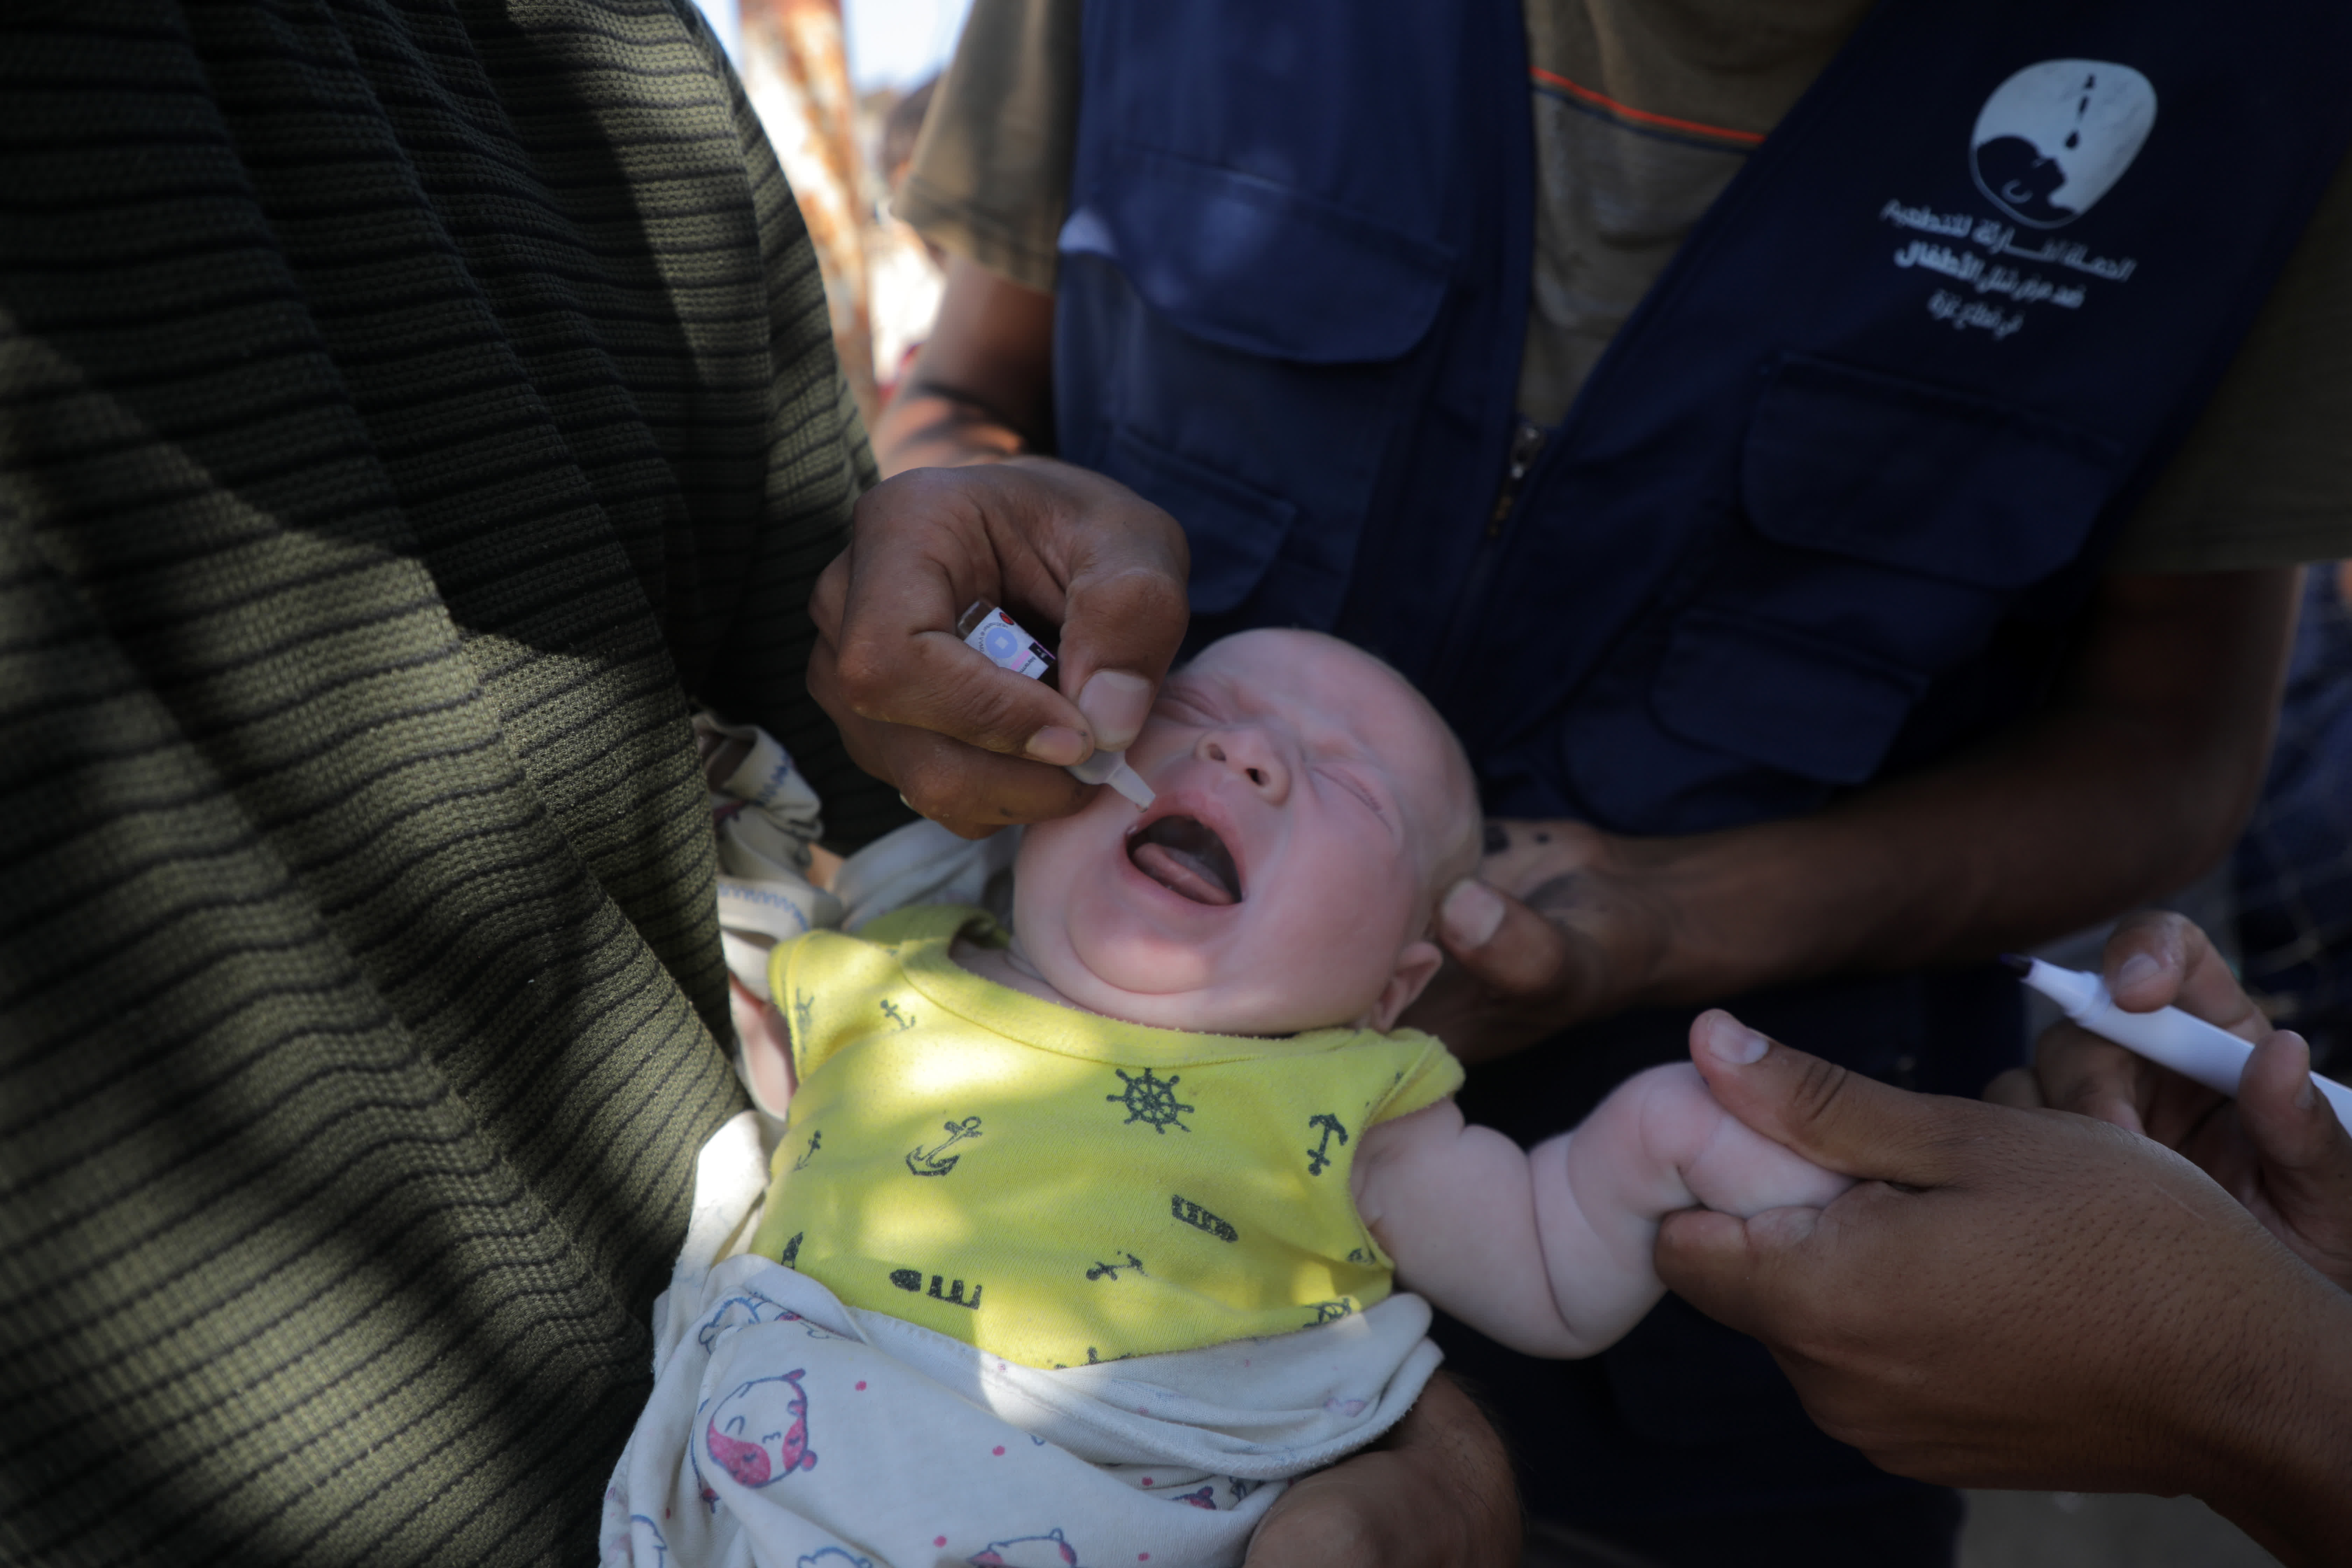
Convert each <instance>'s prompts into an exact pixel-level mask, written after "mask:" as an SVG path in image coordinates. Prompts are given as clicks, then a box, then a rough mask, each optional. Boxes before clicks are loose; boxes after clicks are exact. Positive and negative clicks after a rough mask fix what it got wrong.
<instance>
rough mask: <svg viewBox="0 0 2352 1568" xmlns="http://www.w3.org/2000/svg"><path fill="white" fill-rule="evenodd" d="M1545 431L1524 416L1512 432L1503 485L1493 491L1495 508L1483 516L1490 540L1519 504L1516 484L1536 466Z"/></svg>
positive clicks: (1494, 537)
mask: <svg viewBox="0 0 2352 1568" xmlns="http://www.w3.org/2000/svg"><path fill="white" fill-rule="evenodd" d="M1543 445H1544V433H1543V430H1542V428H1541V427H1540V426H1535V425H1530V424H1528V423H1527V422H1526V421H1525V420H1521V421H1520V422H1519V427H1518V428H1517V429H1516V430H1514V431H1512V432H1511V458H1510V464H1509V466H1508V467H1507V468H1505V469H1504V471H1503V488H1502V489H1499V490H1497V491H1496V493H1495V510H1493V511H1492V512H1490V513H1488V514H1487V517H1486V537H1487V539H1488V540H1489V541H1492V540H1496V539H1500V538H1502V537H1503V524H1504V523H1505V522H1507V521H1509V520H1510V516H1511V508H1512V507H1514V506H1516V505H1517V504H1518V500H1519V485H1520V484H1521V482H1522V481H1524V480H1525V479H1527V477H1528V469H1529V468H1534V467H1535V466H1536V458H1537V456H1538V454H1539V453H1541V452H1542V451H1543Z"/></svg>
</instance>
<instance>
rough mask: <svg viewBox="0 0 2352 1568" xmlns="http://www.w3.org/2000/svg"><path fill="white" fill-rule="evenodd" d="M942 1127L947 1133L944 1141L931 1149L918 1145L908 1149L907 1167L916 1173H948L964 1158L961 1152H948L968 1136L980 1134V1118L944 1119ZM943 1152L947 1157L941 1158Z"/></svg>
mask: <svg viewBox="0 0 2352 1568" xmlns="http://www.w3.org/2000/svg"><path fill="white" fill-rule="evenodd" d="M940 1130H941V1131H945V1132H946V1133H947V1139H946V1141H945V1142H940V1143H936V1144H934V1145H932V1146H931V1147H930V1148H929V1149H925V1148H923V1147H921V1146H920V1145H918V1146H916V1147H915V1148H912V1149H909V1150H908V1151H907V1169H908V1170H909V1171H912V1172H913V1173H915V1174H916V1175H919V1176H944V1175H946V1174H947V1173H949V1172H950V1171H952V1170H954V1169H955V1168H956V1162H957V1161H958V1160H961V1159H962V1158H963V1156H962V1155H961V1154H948V1151H949V1150H950V1149H952V1148H954V1147H955V1146H956V1145H957V1144H959V1143H961V1142H963V1141H964V1140H965V1139H967V1138H977V1137H979V1136H980V1118H979V1117H977V1116H967V1117H965V1118H964V1119H963V1120H962V1121H942V1122H940ZM942 1154H947V1158H946V1159H944V1160H942V1159H940V1155H942Z"/></svg>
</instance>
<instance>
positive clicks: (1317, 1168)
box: [1307, 1111, 1348, 1176]
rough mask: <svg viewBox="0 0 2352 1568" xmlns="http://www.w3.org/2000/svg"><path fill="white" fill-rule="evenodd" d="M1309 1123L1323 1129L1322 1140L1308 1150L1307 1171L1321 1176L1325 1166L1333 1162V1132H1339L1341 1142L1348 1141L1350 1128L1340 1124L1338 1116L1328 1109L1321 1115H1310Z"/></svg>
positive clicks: (1309, 1173)
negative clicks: (1330, 1152) (1331, 1148)
mask: <svg viewBox="0 0 2352 1568" xmlns="http://www.w3.org/2000/svg"><path fill="white" fill-rule="evenodd" d="M1307 1126H1309V1127H1320V1128H1321V1129H1322V1130H1323V1140H1322V1142H1319V1143H1318V1144H1316V1145H1315V1147H1314V1148H1312V1149H1309V1150H1308V1151H1307V1174H1308V1175H1310V1176H1319V1175H1321V1174H1322V1173H1323V1167H1324V1166H1326V1165H1328V1164H1329V1163H1331V1156H1330V1154H1329V1152H1328V1150H1329V1149H1330V1147H1331V1134H1332V1133H1334V1132H1337V1133H1338V1134H1339V1142H1342V1143H1345V1142H1347V1141H1348V1130H1347V1129H1346V1128H1345V1127H1342V1126H1341V1125H1340V1124H1339V1118H1338V1117H1336V1116H1333V1115H1331V1114H1330V1113H1328V1111H1327V1112H1325V1113H1324V1114H1323V1115H1321V1116H1310V1117H1308V1118H1307Z"/></svg>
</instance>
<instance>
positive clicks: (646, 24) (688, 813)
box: [0, 0, 901, 1568]
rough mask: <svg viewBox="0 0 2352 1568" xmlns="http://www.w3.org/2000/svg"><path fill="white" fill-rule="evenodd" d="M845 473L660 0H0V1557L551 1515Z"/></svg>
mask: <svg viewBox="0 0 2352 1568" xmlns="http://www.w3.org/2000/svg"><path fill="white" fill-rule="evenodd" d="M871 478H872V467H871V462H870V459H869V458H868V455H867V453H866V443H865V437H864V436H863V434H862V432H861V431H860V429H859V428H858V426H857V423H856V416H855V415H854V413H853V412H852V411H851V406H850V404H849V400H848V397H847V395H846V393H845V390H844V387H843V384H842V380H841V376H840V374H839V372H838V370H837V369H836V367H835V363H834V358H833V352H832V345H831V341H830V338H829V335H828V332H827V328H826V321H825V311H824V291H823V285H822V283H821V281H820V279H819V278H818V274H817V268H816V265H815V262H814V259H813V258H812V256H811V253H810V249H809V245H808V241H807V238H806V237H805V235H804V233H803V230H802V226H801V222H800V218H799V216H798V214H797V212H796V210H795V208H794V206H793V200H792V196H791V193H790V192H789V191H788V190H787V189H786V188H785V185H784V184H783V180H782V176H781V174H779V172H778V170H777V166H776V163H775V160H774V158H773V156H772V153H771V152H770V151H769V149H768V147H767V145H766V143H765V142H763V141H762V139H761V135H760V132H759V131H758V128H757V126H756V123H755V121H753V119H752V117H751V113H750V111H749V110H748V109H747V108H746V106H745V103H744V100H743V97H742V95H741V92H740V89H738V88H737V86H736V84H735V82H734V80H733V79H732V78H731V77H730V75H729V73H728V72H727V70H726V68H725V67H724V65H723V63H722V62H721V60H720V58H719V55H718V52H717V50H716V48H715V47H714V46H713V45H712V44H711V42H710V40H709V37H708V34H707V33H706V31H705V30H704V28H703V26H702V24H701V23H700V21H699V20H698V18H697V17H696V16H695V14H694V13H693V12H692V11H691V9H690V8H688V7H686V6H685V5H683V0H680V3H679V4H677V5H673V4H671V3H670V0H506V3H505V4H502V5H477V4H472V3H470V0H458V3H449V4H436V3H428V0H272V3H271V4H269V5H181V4H174V3H173V0H70V3H52V0H18V3H17V4H16V5H13V6H12V7H11V8H10V10H9V14H8V18H7V33H6V36H5V45H0V1194H5V1201H0V1561H5V1562H7V1563H41V1564H49V1563H99V1562H107V1563H166V1564H183V1563H199V1562H217V1563H236V1564H239V1565H241V1568H249V1565H253V1564H273V1563H298V1562H299V1563H329V1564H352V1563H365V1564H368V1565H370V1568H390V1565H392V1564H398V1563H434V1564H448V1563H488V1562H497V1563H540V1562H544V1563H557V1562H563V1563H583V1562H586V1561H588V1560H589V1559H590V1558H591V1557H592V1555H593V1552H594V1551H595V1536H594V1532H595V1526H596V1517H597V1508H598V1495H599V1492H600V1491H601V1489H602V1487H603V1483H604V1479H605V1477H606V1475H607V1474H608V1473H609V1471H610V1468H611V1466H612V1464H613V1462H614V1458H616V1457H617V1455H618V1452H619V1449H620V1446H621V1444H622V1442H623V1440H624V1439H625V1436H626V1435H627V1432H628V1429H629V1426H630V1424H631V1422H632V1420H633V1419H634V1417H635V1414H636V1411H637V1409H638V1407H639V1406H640V1405H641V1404H642V1402H643V1399H644V1396H645V1393H646V1388H647V1386H648V1383H649V1373H650V1366H649V1361H648V1358H649V1354H650V1340H649V1337H648V1331H647V1321H646V1318H647V1309H648V1307H649V1305H650V1303H651V1300H652V1298H653V1296H654V1294H655V1292H656V1290H658V1289H660V1288H661V1286H662V1285H663V1283H664V1282H665V1280H666V1278H667V1269H668V1266H669V1263H670V1261H671V1259H672V1258H673V1257H674V1255H675V1253H676V1250H677V1245H678V1242H679V1239H680V1237H682V1235H683V1232H684V1228H685V1222H686V1217H687V1209H688V1202H689V1194H690V1192H691V1189H692V1184H693V1173H694V1159H695V1153H696V1151H697V1149H698V1146H699V1144H700V1143H701V1142H702V1141H703V1140H704V1138H705V1137H706V1136H707V1135H708V1134H709V1132H710V1131H712V1130H713V1129H714V1128H716V1127H717V1126H718V1125H719V1123H720V1122H722V1121H724V1120H725V1119H726V1118H728V1117H729V1116H730V1115H731V1114H733V1113H734V1112H735V1111H736V1110H738V1109H739V1108H740V1104H741V1100H740V1093H739V1090H738V1089H737V1088H736V1084H735V1080H734V1078H733V1075H732V1072H731V1070H730V1067H729V1065H728V1062H727V1060H726V1058H725V1056H724V1054H723V1052H722V1050H721V1048H720V1046H719V1038H721V1037H724V1036H725V1035H726V1034H727V1033H728V1031H729V1024H728V1003H727V985H726V974H725V969H724V966H723V963H722V962H721V959H720V954H719V941H718V928H717V924H716V916H715V909H714V901H713V892H712V888H713V883H712V877H713V849H712V840H711V834H710V827H709V805H708V801H707V797H706V795H705V793H704V787H703V782H702V779H701V776H700V773H699V770H698V766H697V763H696V757H695V749H694V744H693V741H692V739H691V735H690V733H689V729H688V710H689V697H690V696H691V697H692V698H693V699H696V700H701V701H704V702H708V703H709V704H711V705H713V706H715V707H717V708H719V709H720V710H723V711H725V712H727V713H729V714H730V715H731V716H734V717H737V718H740V719H744V720H750V721H756V722H758V723H760V724H762V725H764V726H766V727H767V728H768V729H769V730H771V731H773V732H774V733H775V734H776V735H778V736H779V737H780V738H781V739H782V740H783V742H784V743H785V744H786V745H787V746H789V747H790V748H791V749H792V750H793V752H794V753H795V755H796V757H797V758H798V760H799V763H800V765H801V767H802V768H803V771H804V772H806V773H807V774H808V775H809V777H810V778H811V779H812V780H813V781H814V783H815V784H816V786H817V787H818V788H819V789H820V790H821V791H823V792H824V796H825V799H826V802H827V805H828V807H829V815H830V816H831V819H832V822H833V825H834V826H835V831H836V832H837V833H839V834H841V835H842V836H844V837H852V838H854V837H859V836H862V835H864V834H866V833H870V832H872V831H874V830H876V829H877V828H879V827H882V826H888V825H889V824H891V823H892V822H894V821H896V820H898V819H899V817H900V816H901V812H900V808H899V807H898V805H897V803H896V802H895V801H894V800H892V799H891V797H890V796H889V795H888V792H887V791H886V790H883V789H882V788H881V787H880V786H879V785H876V784H872V782H871V781H865V780H863V778H862V775H860V774H858V773H856V770H855V769H854V768H852V767H851V766H850V764H849V762H848V759H847V757H846V756H845V754H844V752H843V750H842V748H841V745H840V743H839V741H838V738H837V737H836V736H835V734H834V732H833V731H832V730H831V728H830V726H829V725H828V724H826V723H825V721H824V717H823V715H822V714H821V713H820V712H818V711H817V710H815V709H814V706H813V705H812V704H811V703H810V702H809V701H808V700H807V699H806V697H805V695H804V691H803V667H804V666H805V663H806V660H807V657H808V651H809V648H810V646H811V641H812V637H813V630H812V627H811V626H810V623H809V620H808V617H807V615H806V611H805V605H806V600H807V596H808V591H809V586H810V584H811V582H812V581H813V579H814V574H816V573H817V572H818V571H819V570H820V569H821V568H822V567H823V565H824V563H825V562H826V561H827V560H828V559H829V558H830V557H831V556H832V555H833V554H834V553H835V552H836V551H837V550H838V549H839V548H840V546H841V544H842V543H843V542H844V540H845V530H846V527H847V524H848V520H849V512H850V506H851V502H852V500H854V498H855V497H856V494H857V493H858V491H859V490H860V489H862V488H863V487H864V486H865V485H866V484H868V483H869V482H871Z"/></svg>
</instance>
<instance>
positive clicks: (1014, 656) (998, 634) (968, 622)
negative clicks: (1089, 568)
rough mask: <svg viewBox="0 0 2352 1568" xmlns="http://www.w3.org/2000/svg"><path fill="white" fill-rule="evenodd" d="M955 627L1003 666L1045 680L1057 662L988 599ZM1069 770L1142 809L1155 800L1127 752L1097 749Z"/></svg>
mask: <svg viewBox="0 0 2352 1568" xmlns="http://www.w3.org/2000/svg"><path fill="white" fill-rule="evenodd" d="M955 629H956V636H958V637H961V638H963V641H964V646H965V647H969V648H971V650H972V651H974V652H975V653H977V654H979V655H980V657H981V658H984V659H986V660H988V662H989V663H991V664H992V665H994V666H996V668H999V669H1009V670H1011V671H1012V672H1013V674H1015V675H1025V676H1027V677H1028V678H1029V679H1032V680H1043V679H1045V674H1046V672H1047V671H1049V670H1051V669H1052V668H1054V665H1055V658H1054V655H1053V651H1052V650H1051V649H1049V648H1048V647H1046V646H1045V644H1044V643H1041V642H1039V641H1038V640H1037V639H1036V638H1035V637H1031V636H1030V635H1029V634H1028V633H1027V632H1026V631H1024V629H1023V628H1022V626H1021V623H1020V622H1018V621H1016V620H1014V619H1013V617H1012V616H1008V615H1006V614H1005V613H1004V612H1003V610H1000V609H998V608H997V607H996V606H995V605H992V604H990V603H989V602H988V601H987V600H985V599H974V600H973V601H972V602H971V608H970V609H967V610H966V611H964V613H963V614H962V615H961V616H957V617H956V628H955ZM1068 771H1069V773H1071V775H1072V776H1073V777H1075V778H1076V779H1078V780H1079V781H1080V782H1081V783H1084V784H1108V785H1110V787H1111V788H1113V789H1115V790H1117V791H1118V793H1119V794H1121V795H1125V796H1126V797H1127V798H1128V799H1129V800H1130V801H1132V802H1134V803H1135V807H1136V809H1137V810H1139V811H1140V810H1142V809H1143V808H1144V807H1146V806H1148V805H1150V804H1151V801H1152V795H1151V786H1150V784H1145V783H1144V782H1143V778H1142V775H1141V774H1139V773H1137V772H1136V771H1135V770H1134V769H1133V768H1130V767H1129V766H1128V765H1127V753H1126V752H1105V751H1100V750H1097V752H1095V754H1094V755H1093V756H1090V757H1088V758H1087V760H1086V761H1085V762H1083V763H1071V764H1070V766H1069V770H1068Z"/></svg>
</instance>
